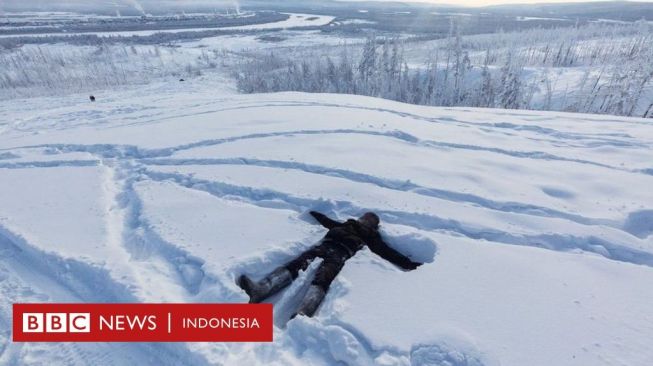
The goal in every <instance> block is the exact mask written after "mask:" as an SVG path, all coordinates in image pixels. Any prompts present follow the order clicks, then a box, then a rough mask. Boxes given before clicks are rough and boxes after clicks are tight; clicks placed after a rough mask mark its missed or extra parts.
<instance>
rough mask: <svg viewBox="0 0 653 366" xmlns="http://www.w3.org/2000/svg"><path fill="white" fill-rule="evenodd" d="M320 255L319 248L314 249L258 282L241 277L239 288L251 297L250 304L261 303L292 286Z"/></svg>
mask: <svg viewBox="0 0 653 366" xmlns="http://www.w3.org/2000/svg"><path fill="white" fill-rule="evenodd" d="M320 253H321V251H320V249H319V247H313V248H311V249H309V250H307V251H306V252H304V253H302V254H301V255H300V256H299V257H297V258H295V259H293V260H292V261H290V262H288V263H286V264H285V265H283V266H281V267H278V268H276V269H275V270H274V271H272V272H271V273H270V274H268V275H267V276H265V278H263V279H262V280H260V281H258V282H256V281H252V280H251V279H250V278H249V277H247V276H246V275H241V276H240V277H239V278H238V286H240V288H242V289H243V290H245V292H246V293H247V295H249V302H250V303H259V302H261V301H263V300H265V299H267V298H268V297H270V296H272V295H274V294H276V293H277V292H279V291H281V290H282V289H283V288H284V287H286V286H288V285H290V283H291V282H292V280H294V279H295V278H297V275H298V274H299V271H301V270H305V269H306V268H307V267H308V265H309V264H311V261H313V260H314V259H315V257H316V256H318V255H319V254H320Z"/></svg>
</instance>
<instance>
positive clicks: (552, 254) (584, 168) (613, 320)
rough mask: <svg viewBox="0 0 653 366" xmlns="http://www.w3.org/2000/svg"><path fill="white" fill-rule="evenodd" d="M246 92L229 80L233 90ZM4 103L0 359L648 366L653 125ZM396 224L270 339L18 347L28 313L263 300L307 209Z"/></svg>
mask: <svg viewBox="0 0 653 366" xmlns="http://www.w3.org/2000/svg"><path fill="white" fill-rule="evenodd" d="M224 84H226V83H224ZM97 97H98V101H97V102H96V103H90V102H88V99H87V96H86V95H79V94H77V95H75V94H73V95H68V96H63V97H38V98H29V99H13V100H10V101H0V118H1V121H0V203H1V204H0V293H1V294H2V295H1V296H0V364H2V365H38V364H44V363H48V364H51V365H58V364H93V365H105V364H107V365H109V364H136V363H139V364H170V365H172V364H197V365H202V364H228V365H232V364H234V365H235V364H238V365H244V364H276V365H289V364H295V365H306V364H312V365H331V364H337V363H342V364H350V365H452V366H453V365H455V366H462V365H486V366H490V365H508V366H511V365H514V366H519V365H535V366H538V365H542V366H550V365H588V366H590V365H591V366H594V365H637V366H640V365H641V366H646V365H649V364H650V362H651V360H652V359H653V349H651V347H650V340H651V339H653V313H652V312H651V309H650V305H651V304H652V303H653V287H651V285H650V284H651V283H653V268H652V267H653V235H652V234H653V224H652V222H653V196H652V195H651V189H650V187H651V186H653V166H652V165H651V162H652V161H653V159H651V158H652V157H653V152H652V148H653V125H652V123H651V122H650V120H645V119H633V118H619V117H612V116H597V115H581V114H569V113H562V112H527V111H507V110H490V109H473V108H434V107H423V106H414V105H407V104H401V103H397V102H391V101H386V100H381V99H375V98H368V97H360V96H349V95H330V94H304V93H279V94H265V95H259V94H254V95H238V94H236V93H234V91H233V90H232V89H231V88H230V87H229V86H228V85H226V86H225V85H223V84H221V83H215V82H208V81H207V80H203V79H202V78H197V79H193V80H189V81H187V82H186V83H179V82H176V81H175V82H159V83H152V84H150V85H147V86H141V87H138V88H131V89H130V88H124V89H123V90H116V91H113V92H106V93H100V94H98V95H97ZM309 210H318V211H322V212H324V213H326V214H328V215H330V216H332V217H334V218H338V219H346V218H348V217H352V216H357V215H359V214H360V213H362V212H364V211H366V210H374V211H376V212H378V213H379V215H380V216H381V220H382V232H383V235H384V237H385V239H386V241H387V242H389V243H390V244H391V245H392V246H394V247H395V248H396V249H398V250H400V251H402V252H403V253H405V254H407V255H409V256H410V257H411V258H413V260H416V261H420V262H424V263H425V264H424V265H423V266H421V267H419V268H418V269H417V270H416V271H412V272H403V271H401V270H399V269H397V268H395V267H393V266H392V265H390V264H389V263H387V262H385V261H383V260H382V259H380V258H378V257H376V256H375V255H374V254H372V253H371V252H369V251H368V250H363V251H362V252H360V253H358V254H357V255H356V256H355V257H354V258H353V259H352V260H350V261H349V262H348V263H347V265H346V267H345V269H344V270H343V272H342V273H341V274H340V276H339V277H338V278H337V280H336V281H335V282H334V284H333V286H332V288H331V290H330V292H329V294H328V295H327V298H326V301H325V303H324V304H323V305H322V306H321V308H320V309H319V311H318V314H317V316H316V317H315V318H313V319H308V318H303V317H299V318H296V319H294V320H291V321H287V320H288V316H289V314H290V311H291V310H289V309H290V308H291V306H292V304H293V303H294V302H295V301H296V298H297V296H299V295H300V294H301V292H302V290H303V287H305V284H306V282H307V279H308V278H310V276H311V271H312V269H313V267H312V268H311V269H309V270H308V271H307V273H305V274H303V275H302V276H300V279H299V281H296V283H295V284H294V285H293V286H291V287H290V288H289V289H287V290H286V291H285V292H284V293H283V294H281V295H280V296H278V297H277V298H275V299H274V300H275V302H276V306H275V322H276V323H277V327H276V328H275V342H274V343H271V344H209V343H194V344H39V343H28V344H18V343H11V341H10V336H11V335H10V332H9V329H10V324H11V316H10V314H11V304H12V303H14V302H30V301H32V302H39V301H56V302H65V301H83V302H90V301H99V302H134V301H139V302H140V301H142V302H245V301H246V300H247V297H246V296H245V294H244V293H243V292H242V291H241V290H240V289H239V288H238V287H237V286H236V285H235V278H236V276H238V275H239V274H241V273H249V274H252V275H253V276H255V277H256V276H261V275H263V274H264V273H266V272H267V271H269V270H271V269H273V268H275V267H276V266H278V265H280V264H282V263H283V262H285V261H287V260H288V259H290V258H292V257H293V256H294V255H297V254H299V253H300V252H301V251H302V250H304V249H306V248H308V247H309V246H311V245H314V244H315V243H316V242H317V241H318V240H319V239H320V238H321V236H322V235H323V234H324V230H323V229H322V228H321V227H320V226H319V225H317V224H316V223H315V222H313V221H312V220H311V218H310V216H308V215H307V212H308V211H309Z"/></svg>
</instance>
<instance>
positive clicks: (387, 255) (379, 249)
mask: <svg viewBox="0 0 653 366" xmlns="http://www.w3.org/2000/svg"><path fill="white" fill-rule="evenodd" d="M367 246H368V247H369V248H370V250H371V251H372V252H374V253H376V254H377V255H378V256H379V257H381V258H383V259H385V260H387V261H388V262H390V263H392V264H394V265H396V266H399V267H401V268H403V269H407V270H413V269H415V268H417V267H419V266H421V265H422V263H417V262H413V261H411V260H410V258H408V257H406V256H405V255H403V254H401V253H399V252H398V251H396V250H394V249H392V248H391V247H390V246H389V245H388V244H386V243H385V242H384V241H383V239H381V235H378V234H377V235H376V237H375V238H374V239H373V240H370V242H369V243H367Z"/></svg>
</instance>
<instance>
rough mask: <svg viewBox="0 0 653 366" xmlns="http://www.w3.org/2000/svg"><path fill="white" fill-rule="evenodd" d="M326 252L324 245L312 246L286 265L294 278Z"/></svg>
mask: <svg viewBox="0 0 653 366" xmlns="http://www.w3.org/2000/svg"><path fill="white" fill-rule="evenodd" d="M324 254H325V250H324V247H322V246H320V245H318V246H315V247H312V248H311V249H309V250H307V251H305V252H304V253H302V254H300V255H299V256H298V257H297V258H295V259H293V260H291V261H290V262H288V263H286V264H285V265H284V267H285V268H287V269H288V270H289V271H290V273H291V274H292V278H293V279H295V278H297V276H298V275H299V271H305V270H306V268H308V266H309V265H310V264H311V262H313V260H315V258H317V257H322V256H323V255H324Z"/></svg>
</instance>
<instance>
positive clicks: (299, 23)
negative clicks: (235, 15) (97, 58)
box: [0, 13, 335, 38]
mask: <svg viewBox="0 0 653 366" xmlns="http://www.w3.org/2000/svg"><path fill="white" fill-rule="evenodd" d="M282 14H288V15H289V17H288V19H286V20H281V21H278V22H271V23H262V24H250V25H238V26H230V27H210V28H180V29H154V30H141V31H104V32H71V33H37V34H29V36H30V37H47V36H78V35H84V34H93V35H97V36H99V37H131V36H142V37H145V36H151V35H153V34H157V33H179V32H204V31H214V30H239V31H241V30H242V31H246V30H272V29H292V28H305V27H319V26H323V25H327V24H329V23H331V22H332V21H333V20H334V19H335V17H334V16H329V15H313V14H296V13H282ZM248 16H251V15H243V16H242V17H248ZM25 36H26V35H24V34H0V38H13V37H25Z"/></svg>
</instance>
